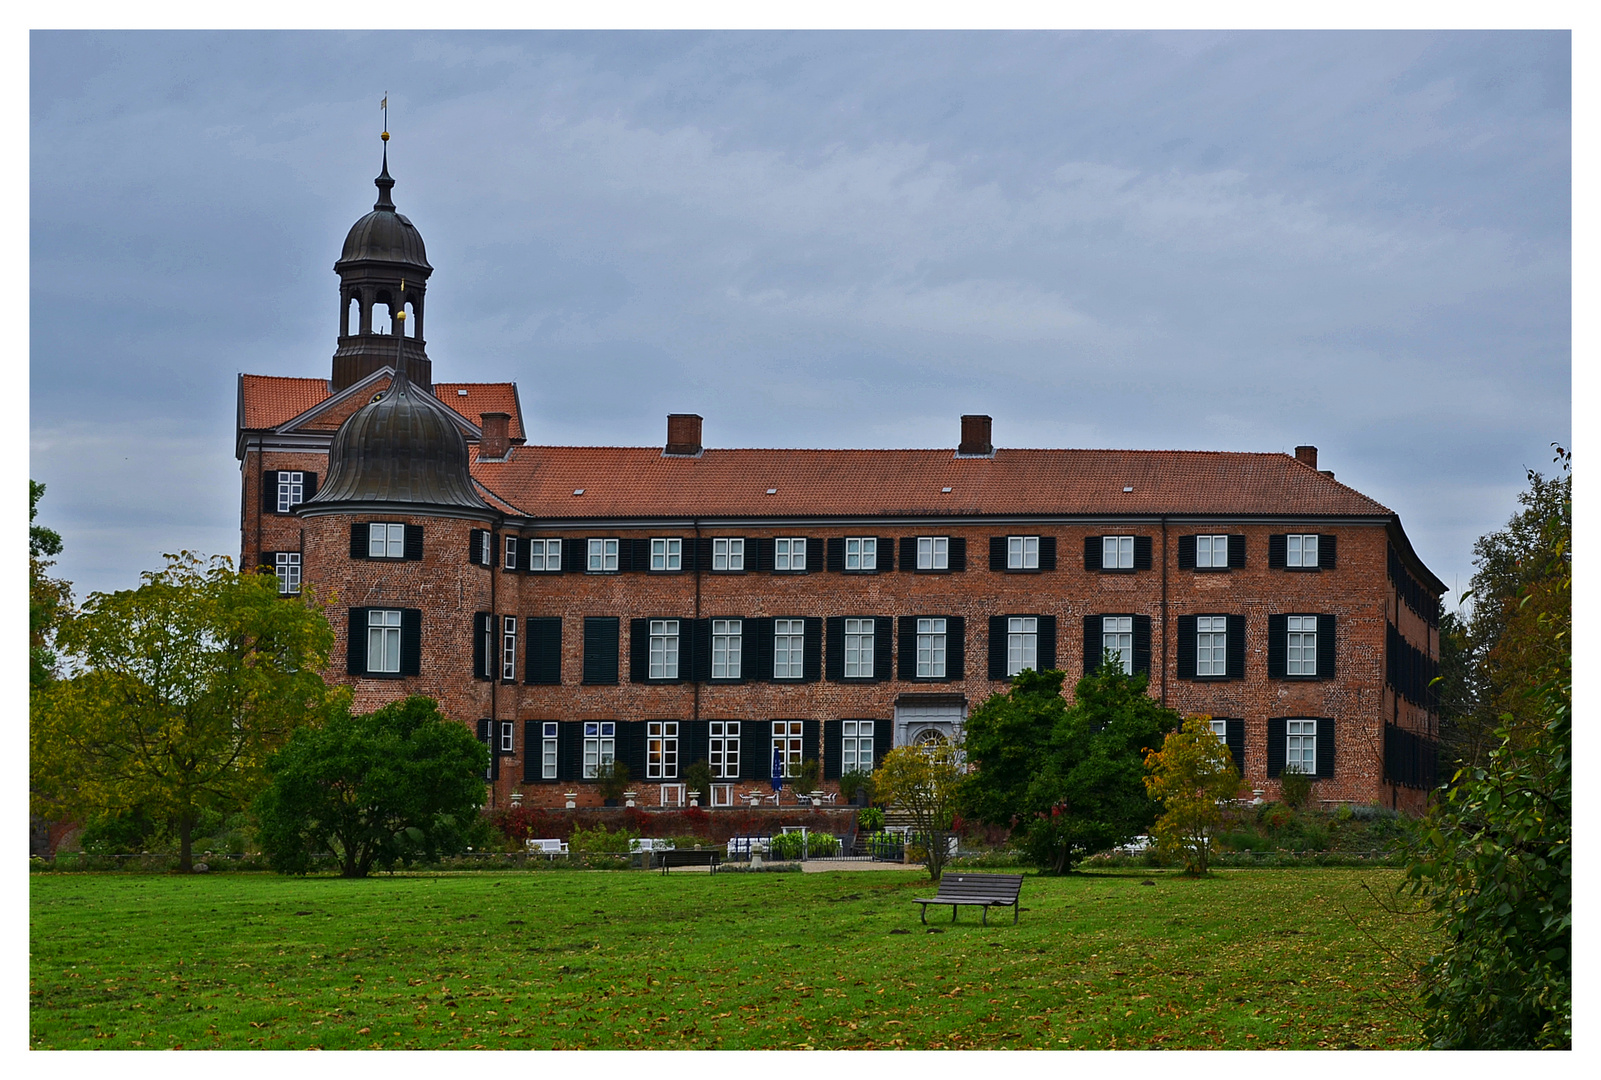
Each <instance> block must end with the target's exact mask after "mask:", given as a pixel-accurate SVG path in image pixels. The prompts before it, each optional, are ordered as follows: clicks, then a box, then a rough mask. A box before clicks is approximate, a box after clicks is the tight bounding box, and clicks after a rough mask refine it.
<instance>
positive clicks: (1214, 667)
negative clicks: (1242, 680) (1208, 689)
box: [1195, 615, 1229, 675]
mask: <svg viewBox="0 0 1601 1080" xmlns="http://www.w3.org/2000/svg"><path fill="white" fill-rule="evenodd" d="M1228 656H1229V620H1228V618H1227V617H1226V616H1223V615H1200V616H1197V617H1196V619H1195V674H1197V675H1227V674H1228V673H1229V660H1228Z"/></svg>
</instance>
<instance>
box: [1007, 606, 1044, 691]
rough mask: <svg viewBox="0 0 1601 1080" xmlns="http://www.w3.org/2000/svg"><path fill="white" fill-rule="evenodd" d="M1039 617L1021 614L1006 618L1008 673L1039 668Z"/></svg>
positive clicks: (1013, 673)
mask: <svg viewBox="0 0 1601 1080" xmlns="http://www.w3.org/2000/svg"><path fill="white" fill-rule="evenodd" d="M1039 628H1040V627H1039V619H1038V618H1036V617H1034V616H1032V615H1030V616H1019V617H1016V618H1009V619H1007V620H1006V674H1007V675H1008V676H1012V675H1018V674H1021V673H1022V672H1023V671H1024V670H1025V669H1027V668H1034V669H1035V670H1038V669H1039Z"/></svg>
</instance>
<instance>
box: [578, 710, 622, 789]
mask: <svg viewBox="0 0 1601 1080" xmlns="http://www.w3.org/2000/svg"><path fill="white" fill-rule="evenodd" d="M616 759H617V725H616V723H615V722H613V721H610V720H601V721H594V722H590V723H586V724H585V725H584V779H586V780H593V779H594V778H595V777H596V776H597V775H599V773H600V769H601V768H602V767H603V766H606V765H610V764H611V763H612V762H613V761H615V760H616Z"/></svg>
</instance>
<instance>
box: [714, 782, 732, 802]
mask: <svg viewBox="0 0 1601 1080" xmlns="http://www.w3.org/2000/svg"><path fill="white" fill-rule="evenodd" d="M712 805H713V806H733V805H734V785H733V784H713V785H712Z"/></svg>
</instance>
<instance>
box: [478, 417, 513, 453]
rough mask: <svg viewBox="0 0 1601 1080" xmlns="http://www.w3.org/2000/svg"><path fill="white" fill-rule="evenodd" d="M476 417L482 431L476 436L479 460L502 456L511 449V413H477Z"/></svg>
mask: <svg viewBox="0 0 1601 1080" xmlns="http://www.w3.org/2000/svg"><path fill="white" fill-rule="evenodd" d="M478 419H479V421H481V428H480V430H481V431H482V432H483V434H482V435H480V436H479V437H478V457H479V458H480V459H481V460H483V459H499V458H504V457H505V456H506V455H507V454H508V453H509V452H510V451H511V414H510V413H503V412H486V413H479V414H478Z"/></svg>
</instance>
